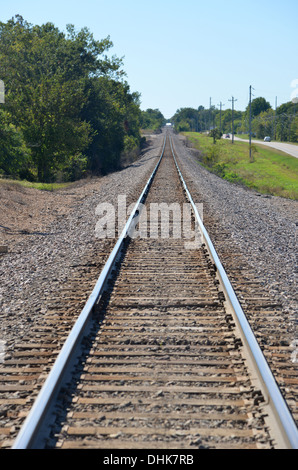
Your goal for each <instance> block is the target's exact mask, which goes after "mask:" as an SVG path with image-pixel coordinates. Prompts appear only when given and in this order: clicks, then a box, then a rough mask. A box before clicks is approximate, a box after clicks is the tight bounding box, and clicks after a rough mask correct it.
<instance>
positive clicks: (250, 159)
mask: <svg viewBox="0 0 298 470" xmlns="http://www.w3.org/2000/svg"><path fill="white" fill-rule="evenodd" d="M251 88H252V86H251V85H250V87H249V161H250V162H252V157H251Z"/></svg>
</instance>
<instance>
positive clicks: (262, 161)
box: [183, 132, 298, 200]
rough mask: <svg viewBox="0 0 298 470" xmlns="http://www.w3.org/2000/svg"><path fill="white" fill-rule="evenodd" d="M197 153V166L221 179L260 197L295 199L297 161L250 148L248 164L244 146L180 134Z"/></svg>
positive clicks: (247, 153) (277, 153)
mask: <svg viewBox="0 0 298 470" xmlns="http://www.w3.org/2000/svg"><path fill="white" fill-rule="evenodd" d="M183 134H184V135H185V136H186V137H187V138H188V139H189V141H190V142H192V144H193V145H194V147H195V148H197V149H198V150H200V151H201V155H200V157H199V160H200V163H201V164H202V165H203V166H205V167H206V168H208V169H209V170H210V171H212V172H213V173H216V174H217V175H218V176H220V177H221V178H223V179H225V180H228V181H231V182H233V183H238V184H241V185H244V186H246V187H249V188H251V189H254V190H256V191H258V192H260V193H262V194H270V195H273V196H281V197H286V198H289V199H295V200H297V199H298V159H297V158H295V157H292V156H290V155H287V154H285V153H284V152H280V151H278V150H275V149H269V148H265V147H262V146H257V145H254V146H253V157H254V161H253V162H250V161H249V148H248V145H247V143H245V142H240V141H234V144H232V142H231V141H227V140H225V139H221V140H219V141H217V142H216V143H215V144H213V140H212V138H211V137H208V136H206V135H203V134H199V133H196V132H184V133H183Z"/></svg>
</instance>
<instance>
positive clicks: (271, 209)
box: [175, 136, 298, 347]
mask: <svg viewBox="0 0 298 470" xmlns="http://www.w3.org/2000/svg"><path fill="white" fill-rule="evenodd" d="M175 142H176V144H175V145H176V150H177V153H178V155H179V156H180V158H179V162H180V165H181V171H182V173H183V174H184V177H185V179H186V182H187V184H188V186H189V188H190V192H191V194H192V197H193V199H194V201H195V202H196V203H203V215H204V217H203V222H204V225H205V226H206V228H207V230H208V232H209V234H210V236H211V239H212V241H213V243H214V246H215V248H216V250H217V251H218V254H219V257H220V258H221V260H222V262H223V264H224V267H225V269H226V270H227V272H228V275H229V268H230V265H231V264H232V260H233V254H234V253H239V254H240V256H241V257H240V258H239V263H240V260H241V263H242V264H243V265H244V266H245V268H246V269H248V270H249V271H250V272H251V273H253V276H254V278H255V279H256V280H257V281H258V282H259V283H260V284H261V285H263V287H264V294H269V295H270V296H272V298H273V299H275V300H276V301H278V302H281V303H282V306H283V312H284V318H285V321H286V322H287V323H288V325H287V331H288V333H289V337H290V338H291V339H290V340H291V341H292V342H293V344H294V345H296V346H295V347H297V346H298V334H297V333H298V332H297V320H298V319H297V225H298V203H297V201H293V200H290V199H284V198H280V197H275V196H266V195H261V194H259V193H257V192H256V191H252V190H249V189H246V188H244V187H241V186H238V185H235V184H232V183H229V182H228V181H225V180H223V179H221V178H219V177H217V176H216V175H214V174H212V173H210V172H208V171H207V170H206V169H205V168H203V167H202V166H201V165H200V164H199V162H198V159H197V151H195V150H194V149H191V148H189V147H188V146H187V142H186V139H185V137H184V136H178V138H176V139H175ZM287 339H288V338H287Z"/></svg>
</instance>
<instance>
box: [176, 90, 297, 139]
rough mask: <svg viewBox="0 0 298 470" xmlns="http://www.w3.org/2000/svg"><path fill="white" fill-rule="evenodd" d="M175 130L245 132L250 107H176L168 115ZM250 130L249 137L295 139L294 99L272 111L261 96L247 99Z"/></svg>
mask: <svg viewBox="0 0 298 470" xmlns="http://www.w3.org/2000/svg"><path fill="white" fill-rule="evenodd" d="M171 121H172V122H173V124H174V126H175V129H176V130H177V131H178V132H183V131H185V132H188V131H194V132H206V131H212V130H214V129H216V130H218V132H219V133H221V134H225V133H230V132H232V129H233V128H234V133H235V134H248V133H249V122H250V109H249V105H247V107H246V109H245V111H237V110H234V111H232V109H226V110H222V109H217V108H215V107H214V106H211V107H210V108H204V107H203V106H199V107H198V108H197V109H195V108H180V109H178V110H177V111H176V113H175V115H174V116H173V117H172V119H171ZM251 131H252V136H253V137H256V138H258V139H263V138H264V137H265V136H270V137H271V138H272V139H274V140H279V141H283V142H287V141H288V142H298V109H297V110H296V103H295V102H292V101H290V102H288V103H284V104H282V105H280V106H279V107H277V108H276V110H273V109H272V107H271V105H270V103H269V102H268V101H266V99H265V98H263V97H258V98H255V99H254V100H252V102H251Z"/></svg>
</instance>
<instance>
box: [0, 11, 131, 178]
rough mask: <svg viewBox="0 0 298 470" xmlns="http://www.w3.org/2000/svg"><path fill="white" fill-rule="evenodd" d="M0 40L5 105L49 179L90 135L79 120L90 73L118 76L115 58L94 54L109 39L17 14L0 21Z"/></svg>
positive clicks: (39, 168)
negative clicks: (64, 30) (97, 38)
mask: <svg viewBox="0 0 298 470" xmlns="http://www.w3.org/2000/svg"><path fill="white" fill-rule="evenodd" d="M0 40H1V44H2V46H3V47H2V48H1V50H0V61H1V64H2V68H3V73H2V79H3V80H4V83H5V84H6V85H7V86H6V103H7V109H8V110H9V112H10V114H11V116H12V121H13V123H14V124H15V125H16V126H18V127H19V128H21V129H22V132H23V135H24V138H25V141H26V143H27V146H29V147H30V148H31V158H32V162H33V163H34V165H35V166H36V168H37V174H38V179H39V180H40V181H49V180H51V178H52V177H53V175H54V173H55V171H57V169H63V167H64V166H67V165H68V159H69V158H70V157H73V156H75V155H77V156H78V155H80V154H81V152H82V151H84V149H86V148H87V147H88V145H89V144H90V142H91V140H92V127H91V125H90V123H89V122H87V121H86V120H84V119H82V111H83V109H84V107H85V106H86V104H87V102H88V82H89V80H90V77H91V76H94V77H96V76H101V75H103V74H104V75H106V76H110V77H111V76H113V77H117V76H121V75H122V72H121V71H120V70H119V67H120V64H121V61H120V60H119V59H116V58H115V57H113V58H112V59H111V60H109V59H107V57H106V56H104V57H103V58H102V59H101V58H100V56H101V55H102V54H103V53H104V52H105V51H107V50H108V49H109V48H110V47H111V46H112V43H111V41H110V40H109V38H106V39H104V40H102V41H95V40H94V38H93V35H92V34H91V33H90V32H89V31H88V29H86V28H83V29H82V30H81V31H79V32H76V31H75V29H74V27H73V26H72V25H69V26H68V27H67V33H66V34H65V33H62V32H60V31H59V30H58V28H56V27H55V26H54V25H53V24H52V23H47V24H45V25H42V26H32V25H30V24H29V23H27V22H26V21H24V19H23V18H22V17H21V16H16V17H15V18H12V19H11V20H10V21H8V22H7V24H4V23H0Z"/></svg>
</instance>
